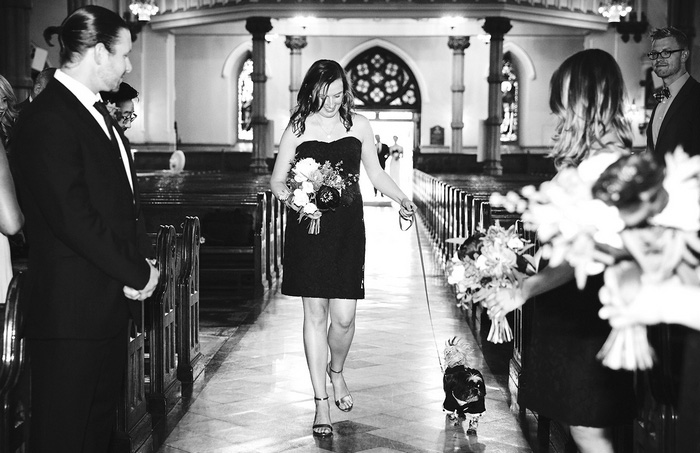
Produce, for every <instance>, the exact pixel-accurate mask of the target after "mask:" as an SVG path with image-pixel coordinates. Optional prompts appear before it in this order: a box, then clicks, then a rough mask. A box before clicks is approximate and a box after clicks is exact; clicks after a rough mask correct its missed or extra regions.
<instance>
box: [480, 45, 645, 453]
mask: <svg viewBox="0 0 700 453" xmlns="http://www.w3.org/2000/svg"><path fill="white" fill-rule="evenodd" d="M550 89H551V94H550V100H549V105H550V108H551V109H552V112H553V113H554V115H555V116H556V118H557V120H558V123H557V127H556V135H555V137H554V147H553V151H552V153H551V156H552V157H553V158H554V162H555V165H556V166H557V168H558V169H559V170H561V169H563V168H565V167H572V166H573V167H576V166H578V165H579V164H580V163H581V162H583V161H584V160H586V159H587V158H589V157H591V156H594V155H596V154H598V153H610V152H612V153H619V154H621V155H622V154H627V153H629V150H630V147H631V144H632V131H631V128H630V125H629V123H628V122H627V120H626V119H625V115H624V97H625V87H624V82H623V79H622V74H621V72H620V68H619V67H618V65H617V63H616V62H615V60H614V59H613V57H612V56H611V55H610V54H608V53H606V52H604V51H602V50H598V49H590V50H584V51H582V52H579V53H576V54H575V55H573V56H571V57H569V58H568V59H566V61H564V63H562V65H561V66H560V67H559V68H558V69H557V70H556V71H555V73H554V75H553V76H552V79H551V83H550ZM555 177H556V176H555ZM540 269H541V270H540V271H539V272H538V273H536V274H535V275H533V276H531V277H527V278H525V279H524V280H523V282H522V285H521V286H520V287H518V288H514V289H503V290H499V291H498V292H496V293H495V294H494V295H492V296H490V297H489V298H487V299H486V301H485V303H486V305H487V307H488V313H489V315H490V316H491V317H492V318H494V317H500V316H505V314H506V313H508V312H510V311H512V310H514V309H515V308H517V307H519V306H521V305H523V304H524V303H525V302H526V301H530V302H528V303H531V304H533V318H532V331H531V336H530V338H529V347H527V348H526V350H525V351H524V352H523V370H522V375H521V380H520V393H519V398H520V401H519V402H520V404H521V405H522V406H524V407H527V408H528V409H531V410H533V411H535V412H537V413H538V414H539V415H541V416H545V417H549V418H551V419H554V420H558V421H560V422H563V423H564V424H566V425H568V426H569V430H570V432H571V437H572V438H573V440H574V442H575V443H576V445H577V447H578V449H579V451H580V452H581V453H610V452H613V451H614V446H613V436H612V428H613V427H615V426H617V425H626V424H629V423H631V421H632V419H633V417H634V415H635V400H634V392H633V387H632V374H631V373H630V372H622V371H613V370H610V369H608V368H606V367H604V366H603V365H602V364H601V363H600V362H599V361H598V360H597V359H596V354H597V352H598V351H599V350H600V349H601V347H602V346H603V344H604V342H605V340H606V338H607V337H608V334H609V333H610V326H609V325H608V324H607V323H605V322H602V320H601V319H600V318H599V317H598V308H599V307H600V300H599V298H598V290H599V289H600V288H601V286H602V276H596V277H589V278H588V282H587V285H586V287H585V288H584V290H582V291H579V290H578V288H577V287H576V283H575V281H574V271H573V269H572V268H571V267H570V266H569V265H567V264H562V265H559V266H557V267H544V269H542V265H540Z"/></svg>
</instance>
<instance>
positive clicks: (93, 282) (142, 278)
mask: <svg viewBox="0 0 700 453" xmlns="http://www.w3.org/2000/svg"><path fill="white" fill-rule="evenodd" d="M118 129H119V128H118V127H117V128H115V130H118ZM117 132H118V133H119V134H120V135H121V137H122V141H123V142H124V146H125V147H126V148H127V153H126V154H127V156H128V158H129V160H130V162H129V163H130V168H131V178H132V181H133V184H134V191H133V193H132V190H131V187H130V186H129V181H128V179H127V174H126V171H125V169H124V165H123V163H122V161H121V154H120V153H119V151H118V150H117V149H116V148H115V147H114V145H113V144H112V142H111V141H110V139H109V138H108V137H107V134H106V133H105V132H104V130H103V129H102V127H101V126H100V124H98V122H97V120H95V118H94V117H93V116H92V115H91V114H90V112H89V111H88V110H87V109H86V108H85V107H84V106H83V105H82V104H81V103H80V101H79V100H78V99H77V98H76V97H75V96H74V95H73V94H72V93H71V92H70V91H69V90H68V89H67V88H66V87H65V86H64V85H63V84H62V83H60V82H58V81H56V80H51V81H50V82H49V84H48V85H47V87H46V88H45V89H44V91H43V92H42V95H41V96H37V98H36V99H35V100H34V101H33V102H32V103H31V104H29V105H28V106H27V107H26V108H25V109H24V110H23V111H22V115H20V118H19V120H18V121H17V124H16V125H15V128H14V131H13V140H14V144H13V153H14V154H15V159H16V173H17V174H16V175H15V176H16V179H17V186H18V197H19V200H20V206H21V208H22V210H23V212H24V215H25V232H26V235H27V241H28V245H29V258H28V270H27V276H26V287H25V288H24V289H23V292H22V294H23V301H22V303H23V304H24V307H25V312H26V325H25V329H26V335H27V337H28V338H35V339H36V338H63V339H67V338H70V339H104V338H111V337H113V336H115V335H117V334H118V333H120V332H123V331H124V330H125V329H126V326H127V324H128V319H129V316H130V314H131V315H134V316H139V315H140V303H138V302H135V301H131V300H129V299H127V298H126V297H125V296H124V293H123V287H124V285H127V286H130V287H132V288H135V289H141V288H143V287H144V286H145V285H146V283H147V282H148V279H149V275H150V269H149V266H148V263H147V262H146V261H145V259H146V257H147V255H148V254H149V253H148V247H149V246H148V239H147V237H146V233H145V228H144V224H143V220H142V218H141V212H140V206H139V193H138V187H137V180H136V175H135V173H134V169H133V168H134V167H133V162H131V153H130V150H129V148H128V147H129V144H128V141H127V140H126V139H125V137H124V136H123V135H122V132H121V131H120V130H118V131H117Z"/></svg>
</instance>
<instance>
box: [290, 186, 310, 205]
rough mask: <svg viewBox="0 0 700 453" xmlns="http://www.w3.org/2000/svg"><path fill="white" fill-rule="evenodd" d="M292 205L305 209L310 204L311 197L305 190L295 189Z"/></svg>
mask: <svg viewBox="0 0 700 453" xmlns="http://www.w3.org/2000/svg"><path fill="white" fill-rule="evenodd" d="M292 203H294V204H295V205H297V206H299V207H300V208H303V207H304V206H306V205H307V204H308V203H309V196H308V195H307V192H306V191H305V190H304V189H295V190H294V194H293V199H292Z"/></svg>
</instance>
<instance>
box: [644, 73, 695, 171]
mask: <svg viewBox="0 0 700 453" xmlns="http://www.w3.org/2000/svg"><path fill="white" fill-rule="evenodd" d="M657 108H658V106H657V107H655V108H654V110H653V111H652V113H651V119H650V120H649V125H648V126H647V150H649V151H651V152H652V153H653V154H654V158H655V159H656V161H657V162H659V163H661V164H664V154H666V153H668V152H673V150H675V149H676V146H678V145H679V144H680V145H682V146H683V149H684V150H685V152H686V153H688V154H689V155H691V156H693V155H696V154H700V83H698V81H696V80H695V79H693V78H692V77H691V78H689V79H688V80H687V81H686V82H685V85H683V87H682V88H681V90H680V91H679V92H678V95H677V96H676V98H675V99H674V100H673V102H672V103H671V106H670V107H669V109H668V111H667V112H666V116H665V117H664V120H663V122H662V123H661V128H660V129H659V136H658V138H657V140H656V144H655V145H654V141H653V138H652V132H651V129H652V126H651V125H652V124H653V121H654V115H655V114H656V110H657Z"/></svg>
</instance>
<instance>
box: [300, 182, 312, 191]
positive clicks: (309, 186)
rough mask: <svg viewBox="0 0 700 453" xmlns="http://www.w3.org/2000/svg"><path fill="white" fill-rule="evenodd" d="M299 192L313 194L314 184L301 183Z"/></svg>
mask: <svg viewBox="0 0 700 453" xmlns="http://www.w3.org/2000/svg"><path fill="white" fill-rule="evenodd" d="M301 190H303V191H304V193H307V194H308V193H314V183H312V182H311V181H303V182H302V183H301Z"/></svg>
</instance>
